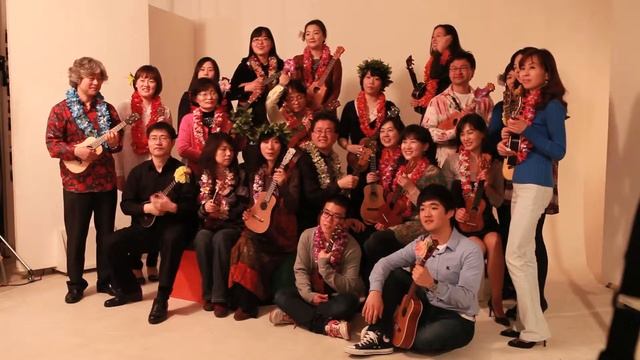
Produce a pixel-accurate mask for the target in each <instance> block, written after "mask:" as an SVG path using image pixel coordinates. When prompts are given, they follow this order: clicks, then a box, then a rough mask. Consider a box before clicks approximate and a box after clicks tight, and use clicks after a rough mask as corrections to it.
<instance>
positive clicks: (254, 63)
mask: <svg viewBox="0 0 640 360" xmlns="http://www.w3.org/2000/svg"><path fill="white" fill-rule="evenodd" d="M249 66H250V67H251V69H252V70H253V72H254V73H256V76H257V77H258V78H259V79H264V78H266V77H267V76H268V75H271V74H273V73H275V72H276V71H277V67H278V60H277V59H276V57H275V56H269V74H268V75H265V73H264V71H263V70H262V63H261V62H260V60H258V57H257V56H255V55H251V57H249ZM260 95H262V90H256V91H253V92H252V93H251V96H249V100H247V102H248V103H249V104H252V103H253V102H254V101H256V100H257V99H258V98H259V97H260Z"/></svg>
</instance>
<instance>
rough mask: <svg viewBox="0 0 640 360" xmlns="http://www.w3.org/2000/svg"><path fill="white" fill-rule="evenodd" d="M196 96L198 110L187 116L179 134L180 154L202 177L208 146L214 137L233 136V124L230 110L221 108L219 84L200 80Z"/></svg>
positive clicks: (195, 89)
mask: <svg viewBox="0 0 640 360" xmlns="http://www.w3.org/2000/svg"><path fill="white" fill-rule="evenodd" d="M193 94H194V95H195V101H196V103H197V104H198V107H197V108H195V109H193V110H192V111H191V113H189V114H187V115H185V116H184V118H183V119H182V123H181V124H180V131H179V133H178V141H177V148H178V154H179V155H180V156H182V157H183V158H184V159H185V162H186V163H187V164H188V165H189V166H190V167H191V168H192V169H193V170H194V171H195V172H196V173H198V174H199V167H197V166H196V164H197V163H198V160H199V159H200V154H201V152H202V149H203V148H204V144H205V142H206V141H207V138H208V137H209V135H210V134H213V133H217V132H224V133H229V131H230V130H231V126H232V124H231V120H230V119H229V114H228V113H227V112H226V110H225V109H224V108H223V107H221V106H219V104H220V99H221V98H222V93H221V91H220V87H219V86H218V84H217V83H215V82H213V80H211V79H207V78H202V79H198V80H196V82H195V84H194V86H193Z"/></svg>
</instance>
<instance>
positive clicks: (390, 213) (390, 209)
mask: <svg viewBox="0 0 640 360" xmlns="http://www.w3.org/2000/svg"><path fill="white" fill-rule="evenodd" d="M417 165H418V162H417V161H414V162H413V163H409V165H407V167H406V169H405V171H404V174H405V175H409V174H411V172H412V171H413V170H414V169H415V168H416V166H417ZM396 176H399V174H397V175H396ZM402 195H404V188H403V187H402V186H400V185H398V187H396V190H395V191H394V192H392V193H390V194H389V195H388V196H387V201H385V203H384V204H383V205H382V207H380V217H378V221H377V222H379V223H381V224H382V225H384V227H385V228H389V227H390V226H395V225H399V224H402V223H403V222H404V217H403V216H402V214H404V213H405V211H406V210H407V203H406V202H405V201H398V200H400V198H401V197H402Z"/></svg>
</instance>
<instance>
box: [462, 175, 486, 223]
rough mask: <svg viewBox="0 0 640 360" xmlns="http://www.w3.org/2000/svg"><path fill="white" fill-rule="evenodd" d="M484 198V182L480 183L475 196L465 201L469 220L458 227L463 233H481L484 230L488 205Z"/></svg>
mask: <svg viewBox="0 0 640 360" xmlns="http://www.w3.org/2000/svg"><path fill="white" fill-rule="evenodd" d="M483 196H484V180H480V181H478V188H477V189H476V191H475V196H467V197H466V198H465V199H464V202H465V209H466V212H467V215H468V218H467V220H466V221H464V222H459V223H458V227H459V228H460V230H461V231H463V232H466V233H470V232H476V231H480V230H482V229H483V228H484V218H483V217H482V215H483V214H484V210H485V208H486V206H487V203H486V202H485V201H484V199H483V198H482V197H483Z"/></svg>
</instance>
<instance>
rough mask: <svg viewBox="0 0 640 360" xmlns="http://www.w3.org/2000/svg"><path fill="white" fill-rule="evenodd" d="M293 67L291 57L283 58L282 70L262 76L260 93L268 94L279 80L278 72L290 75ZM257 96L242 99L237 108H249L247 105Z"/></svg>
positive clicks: (243, 84)
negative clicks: (250, 98) (251, 98)
mask: <svg viewBox="0 0 640 360" xmlns="http://www.w3.org/2000/svg"><path fill="white" fill-rule="evenodd" d="M247 64H249V63H247ZM294 69H295V65H294V64H293V60H291V59H287V60H285V62H284V67H283V68H282V70H281V71H275V72H274V73H273V74H271V75H269V76H267V77H264V78H262V88H263V90H262V91H263V92H262V94H265V93H266V94H268V93H269V91H270V90H271V89H272V88H273V87H274V86H276V84H278V80H279V78H280V74H282V73H285V74H287V75H289V76H290V75H291V73H292V72H293V71H294ZM247 84H248V83H242V84H240V86H245V85H247ZM258 98H259V97H258ZM258 98H256V99H254V100H253V101H249V100H247V101H243V102H242V103H239V104H238V108H241V109H244V110H247V109H248V108H249V106H251V104H252V103H253V102H255V101H256V100H258Z"/></svg>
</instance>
